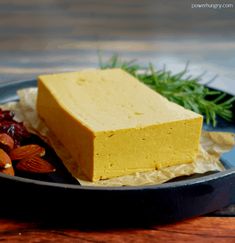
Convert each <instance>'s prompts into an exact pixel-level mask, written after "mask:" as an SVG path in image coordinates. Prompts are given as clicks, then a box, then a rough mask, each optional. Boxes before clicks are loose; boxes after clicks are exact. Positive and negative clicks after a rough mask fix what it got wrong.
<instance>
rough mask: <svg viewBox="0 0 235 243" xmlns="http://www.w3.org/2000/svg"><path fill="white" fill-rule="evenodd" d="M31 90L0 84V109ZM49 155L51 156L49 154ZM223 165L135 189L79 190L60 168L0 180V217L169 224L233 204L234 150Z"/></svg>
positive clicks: (228, 126) (226, 127) (225, 126)
mask: <svg viewBox="0 0 235 243" xmlns="http://www.w3.org/2000/svg"><path fill="white" fill-rule="evenodd" d="M32 86H36V81H35V80H32V81H20V82H15V83H10V84H9V83H8V84H1V85H0V103H5V102H8V101H13V100H17V95H16V90H18V89H20V88H25V87H32ZM205 129H212V128H211V127H206V126H205ZM217 130H222V131H230V132H235V125H234V122H233V123H226V122H224V121H220V122H219V126H218V129H217ZM51 155H52V156H55V155H54V154H53V151H51ZM222 162H223V163H224V165H225V167H226V171H225V172H214V173H210V174H206V175H205V174H204V175H194V176H191V177H184V178H181V179H180V180H177V181H172V182H168V183H165V184H162V185H155V186H139V187H118V188H117V187H116V188H115V187H113V188H110V187H102V188H96V187H83V186H80V185H79V184H78V183H77V182H76V181H75V180H74V179H73V178H72V177H71V176H70V175H69V174H68V173H67V172H66V170H65V169H64V168H63V166H62V165H61V166H60V165H59V170H58V172H57V174H54V175H52V176H49V177H37V178H36V177H34V179H32V178H31V179H30V178H25V177H22V176H15V177H10V176H7V175H4V174H0V191H1V196H2V197H1V198H4V200H1V207H0V214H6V215H9V214H11V215H13V216H15V215H19V216H24V217H26V216H27V217H30V215H34V216H37V217H42V218H47V220H53V221H57V222H60V221H63V222H66V223H70V222H76V223H78V224H84V223H85V224H89V225H103V224H105V225H112V224H121V225H125V224H130V223H132V224H133V223H134V224H150V223H163V222H174V221H177V220H181V219H185V218H189V217H193V216H196V215H202V214H206V213H210V212H213V211H215V210H218V209H221V208H223V207H225V206H228V205H229V204H232V203H235V150H233V151H231V152H229V153H227V154H224V155H223V157H222ZM58 164H60V163H59V162H58Z"/></svg>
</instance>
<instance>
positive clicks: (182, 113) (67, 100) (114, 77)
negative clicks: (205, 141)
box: [39, 69, 200, 132]
mask: <svg viewBox="0 0 235 243" xmlns="http://www.w3.org/2000/svg"><path fill="white" fill-rule="evenodd" d="M39 82H42V83H43V84H44V85H45V86H46V88H47V89H48V90H49V92H51V94H52V95H53V96H54V98H55V99H56V100H57V102H58V103H59V104H60V106H61V107H63V108H64V110H65V111H66V112H68V113H69V114H70V115H71V116H73V117H75V118H76V119H79V121H80V122H81V123H82V124H84V125H85V126H86V127H88V128H89V129H90V130H92V131H93V132H99V131H114V130H119V129H127V128H133V127H140V128H141V127H145V126H150V125H153V124H161V123H166V122H174V121H178V120H187V119H194V118H198V117H199V116H200V115H198V114H196V113H194V112H192V111H189V110H186V109H185V108H183V107H181V106H179V105H177V104H175V103H172V102H170V101H168V100H167V99H166V98H164V97H163V96H161V95H160V94H158V93H157V92H155V91H153V90H151V89H150V88H149V87H147V86H146V85H144V84H142V83H141V82H140V81H138V80H137V79H136V78H134V77H133V76H132V75H130V74H128V73H127V72H125V71H123V70H121V69H106V70H84V71H80V72H69V73H60V74H50V75H42V76H39Z"/></svg>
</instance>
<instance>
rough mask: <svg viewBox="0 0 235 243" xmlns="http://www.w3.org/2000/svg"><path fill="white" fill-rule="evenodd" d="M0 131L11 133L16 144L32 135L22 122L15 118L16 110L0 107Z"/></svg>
mask: <svg viewBox="0 0 235 243" xmlns="http://www.w3.org/2000/svg"><path fill="white" fill-rule="evenodd" d="M0 133H7V134H8V135H10V136H11V137H12V138H13V140H14V142H15V145H20V143H21V141H22V140H23V139H25V138H28V137H29V136H30V134H29V132H28V131H27V130H26V128H25V127H24V125H23V123H22V122H17V121H15V120H14V112H12V111H9V110H2V109H0Z"/></svg>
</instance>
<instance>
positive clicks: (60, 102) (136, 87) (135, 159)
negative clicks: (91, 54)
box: [37, 69, 203, 181]
mask: <svg viewBox="0 0 235 243" xmlns="http://www.w3.org/2000/svg"><path fill="white" fill-rule="evenodd" d="M37 111H38V114H39V116H40V117H41V118H42V119H43V120H44V121H45V123H46V124H47V126H48V127H49V128H50V129H51V130H52V131H53V132H54V133H55V135H56V136H57V138H58V139H59V140H60V141H61V143H62V144H63V145H64V146H65V147H66V148H67V149H68V151H69V152H70V153H71V155H72V157H73V158H74V161H75V163H76V164H75V165H74V166H73V168H74V170H73V171H71V173H72V174H73V175H74V176H75V177H76V176H77V175H78V174H80V172H79V170H82V172H83V173H84V175H85V176H86V177H87V178H88V179H89V180H91V181H96V180H100V179H107V178H112V177H116V176H122V175H127V174H131V173H135V172H141V171H148V170H154V169H158V168H162V167H166V166H171V165H177V164H182V163H190V162H192V161H193V160H194V159H195V157H196V155H197V152H198V146H199V139H200V134H201V128H202V121H203V118H202V116H201V115H198V114H196V113H194V112H192V111H189V110H186V109H184V108H183V107H181V106H179V105H177V104H175V103H172V102H170V101H168V100H167V99H166V98H164V97H162V96H161V95H160V94H158V93H156V92H155V91H153V90H151V89H150V88H148V87H147V86H145V85H144V84H142V83H141V82H139V81H138V80H137V79H136V78H134V77H133V76H132V75H130V74H128V73H126V72H125V71H123V70H121V69H106V70H84V71H79V72H68V73H59V74H50V75H41V76H39V77H38V97H37Z"/></svg>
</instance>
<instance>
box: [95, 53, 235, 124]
mask: <svg viewBox="0 0 235 243" xmlns="http://www.w3.org/2000/svg"><path fill="white" fill-rule="evenodd" d="M99 64H100V68H101V69H106V68H122V69H123V70H125V71H126V72H128V73H130V74H132V75H133V76H134V77H136V78H137V79H139V80H140V81H141V82H142V83H144V84H146V85H147V86H149V87H150V88H151V89H153V90H155V91H156V92H158V93H160V94H161V95H163V96H165V97H166V98H167V99H168V100H170V101H172V102H175V103H177V104H179V105H181V106H184V107H185V108H186V109H190V110H192V111H194V112H197V113H199V114H202V115H203V116H204V117H205V121H206V123H207V124H212V125H213V126H214V127H215V126H216V124H217V117H221V118H223V119H225V120H227V121H231V120H232V117H233V113H232V106H233V103H234V101H235V97H232V98H230V99H227V98H226V96H227V94H226V93H224V92H222V91H214V90H210V89H209V88H207V87H206V86H204V85H202V84H200V82H199V81H200V80H201V78H202V76H203V75H204V74H205V72H204V73H202V74H201V75H199V76H197V77H192V76H191V75H187V74H188V65H189V63H187V64H186V66H185V68H184V70H182V71H181V72H178V73H176V74H172V73H171V71H169V70H166V67H165V66H164V68H163V69H161V70H156V68H155V67H154V66H153V64H151V63H150V64H149V65H148V66H147V67H142V66H140V65H138V64H136V62H135V60H131V61H129V62H125V61H122V60H120V59H119V57H118V55H113V56H112V57H111V58H110V59H109V60H108V61H107V62H105V63H103V61H102V59H101V56H100V55H99ZM215 78H216V76H215V77H214V78H213V79H211V80H210V81H208V82H207V84H208V83H210V82H212V81H213V80H214V79H215Z"/></svg>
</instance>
